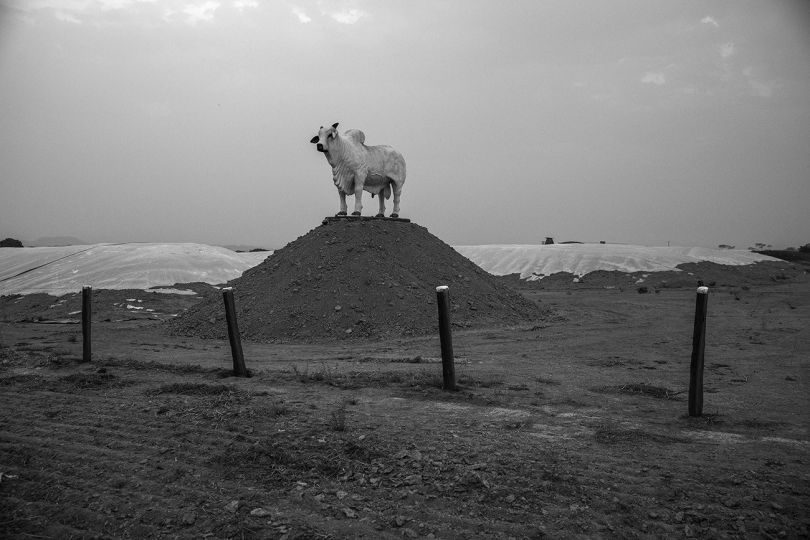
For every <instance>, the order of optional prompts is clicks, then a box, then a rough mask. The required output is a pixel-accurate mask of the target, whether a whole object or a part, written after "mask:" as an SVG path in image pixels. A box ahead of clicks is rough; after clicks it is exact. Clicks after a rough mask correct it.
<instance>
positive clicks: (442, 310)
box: [436, 285, 456, 390]
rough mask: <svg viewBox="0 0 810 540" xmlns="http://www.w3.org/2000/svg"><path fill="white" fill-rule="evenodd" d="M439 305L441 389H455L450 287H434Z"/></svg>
mask: <svg viewBox="0 0 810 540" xmlns="http://www.w3.org/2000/svg"><path fill="white" fill-rule="evenodd" d="M436 304H437V305H438V307H439V340H440V341H441V348H442V390H455V389H456V368H455V365H454V363H453V362H454V361H453V335H452V333H451V331H450V287H448V286H447V285H441V286H439V287H436Z"/></svg>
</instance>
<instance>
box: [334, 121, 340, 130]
mask: <svg viewBox="0 0 810 540" xmlns="http://www.w3.org/2000/svg"><path fill="white" fill-rule="evenodd" d="M339 123H340V122H335V123H334V124H332V127H333V128H335V129H337V127H338V124H339Z"/></svg>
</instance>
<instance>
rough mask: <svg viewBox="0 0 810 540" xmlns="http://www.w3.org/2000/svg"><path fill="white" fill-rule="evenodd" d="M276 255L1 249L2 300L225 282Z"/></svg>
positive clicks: (139, 248)
mask: <svg viewBox="0 0 810 540" xmlns="http://www.w3.org/2000/svg"><path fill="white" fill-rule="evenodd" d="M270 254H271V252H268V251H265V252H257V253H236V252H234V251H231V250H229V249H226V248H222V247H215V246H208V245H204V244H135V243H130V244H95V245H89V246H65V247H34V248H0V295H7V294H30V293H35V292H44V293H49V294H54V295H61V294H66V293H70V292H77V291H80V290H81V288H82V287H83V286H87V285H89V286H92V287H93V288H96V289H148V288H151V287H156V286H166V285H172V284H174V283H189V282H193V281H202V282H205V283H211V284H217V283H225V282H226V281H229V280H231V279H234V278H237V277H239V276H241V275H242V272H244V271H245V270H247V269H248V268H251V267H253V266H256V265H257V264H259V263H260V262H261V261H263V260H264V259H265V258H266V257H268V256H269V255H270Z"/></svg>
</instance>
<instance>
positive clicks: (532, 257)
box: [454, 244, 779, 281]
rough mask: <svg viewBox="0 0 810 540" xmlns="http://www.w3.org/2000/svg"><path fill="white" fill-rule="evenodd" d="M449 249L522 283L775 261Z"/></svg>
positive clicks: (687, 250) (709, 252)
mask: <svg viewBox="0 0 810 540" xmlns="http://www.w3.org/2000/svg"><path fill="white" fill-rule="evenodd" d="M454 249H455V250H456V251H458V252H459V253H461V254H462V255H464V256H465V257H467V258H468V259H470V260H471V261H472V262H474V263H475V264H477V265H478V266H480V267H481V268H483V269H484V270H486V271H487V272H489V273H490V274H494V275H496V276H505V275H508V274H520V277H521V279H528V280H530V281H531V280H536V279H542V278H543V277H545V276H550V275H551V274H555V273H557V272H570V273H572V274H574V275H577V276H584V275H585V274H587V273H589V272H593V271H595V270H618V271H620V272H662V271H666V270H677V269H676V268H675V267H676V266H678V265H679V264H682V263H689V262H700V261H709V262H714V263H717V264H726V265H735V266H736V265H743V264H752V263H755V262H757V261H778V260H779V259H774V258H773V257H768V256H766V255H760V254H758V253H754V252H752V251H747V250H742V249H733V250H727V249H710V248H701V247H674V246H673V247H649V246H634V245H627V244H551V245H517V244H500V245H487V246H455V247H454Z"/></svg>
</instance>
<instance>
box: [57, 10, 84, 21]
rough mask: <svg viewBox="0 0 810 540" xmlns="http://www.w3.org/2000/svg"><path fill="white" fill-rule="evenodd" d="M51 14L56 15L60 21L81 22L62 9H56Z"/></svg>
mask: <svg viewBox="0 0 810 540" xmlns="http://www.w3.org/2000/svg"><path fill="white" fill-rule="evenodd" d="M53 16H54V17H56V19H57V20H59V21H62V22H68V23H73V24H82V21H80V20H79V19H78V18H77V17H74V16H73V15H71V14H70V13H65V12H64V11H56V12H55V13H54V14H53Z"/></svg>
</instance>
